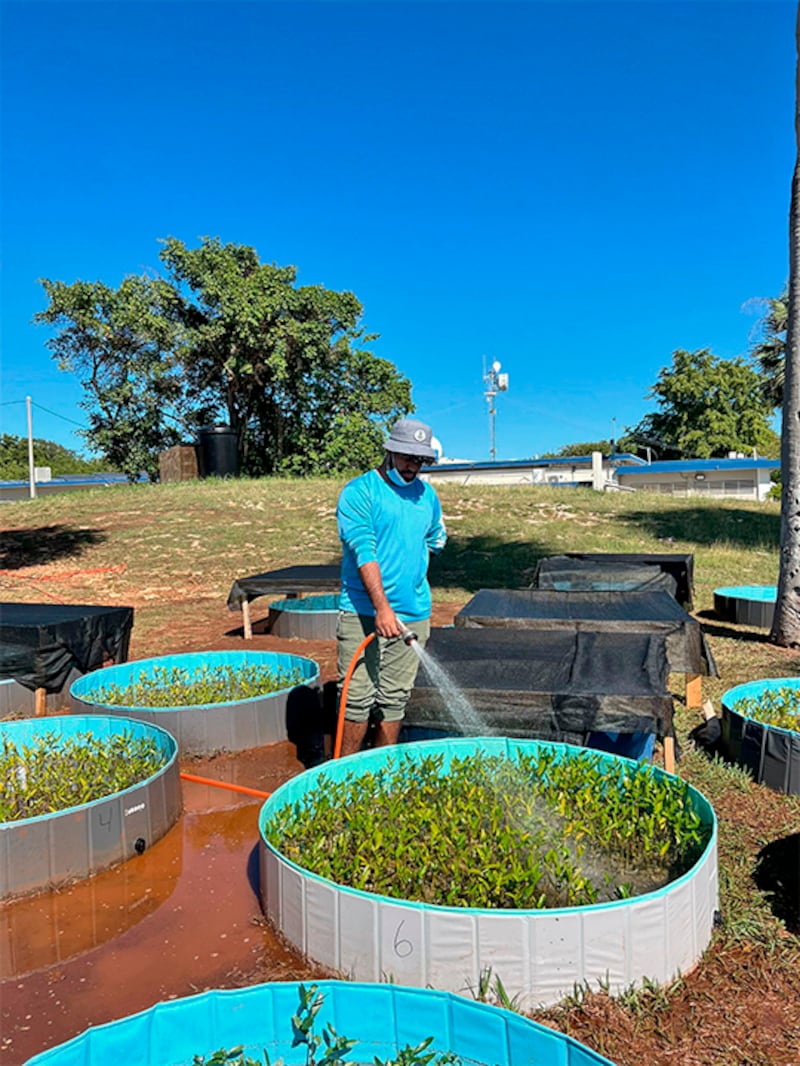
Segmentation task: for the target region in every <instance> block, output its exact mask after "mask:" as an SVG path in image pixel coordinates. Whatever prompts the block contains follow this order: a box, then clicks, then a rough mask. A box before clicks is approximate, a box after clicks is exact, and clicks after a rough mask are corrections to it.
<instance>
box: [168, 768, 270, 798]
mask: <svg viewBox="0 0 800 1066" xmlns="http://www.w3.org/2000/svg"><path fill="white" fill-rule="evenodd" d="M181 777H182V778H183V780H184V781H196V782H197V784H198V785H213V786H214V788H227V789H229V790H230V791H231V792H243V793H244V794H245V796H260V797H261V798H262V799H268V798H269V797H270V796H271V795H272V793H271V792H260V791H259V790H258V789H257V788H246V787H245V786H244V785H229V784H228V782H227V781H214V780H213V779H212V778H210V777H198V776H197V775H196V774H185V773H183V772H181Z"/></svg>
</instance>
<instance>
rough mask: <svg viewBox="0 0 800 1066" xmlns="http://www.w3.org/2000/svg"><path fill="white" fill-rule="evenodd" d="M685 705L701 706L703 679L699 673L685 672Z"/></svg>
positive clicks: (690, 706) (691, 706)
mask: <svg viewBox="0 0 800 1066" xmlns="http://www.w3.org/2000/svg"><path fill="white" fill-rule="evenodd" d="M686 706H687V707H689V708H694V707H702V706H703V679H702V677H701V676H700V674H686Z"/></svg>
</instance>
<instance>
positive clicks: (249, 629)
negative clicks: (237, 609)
mask: <svg viewBox="0 0 800 1066" xmlns="http://www.w3.org/2000/svg"><path fill="white" fill-rule="evenodd" d="M242 622H243V624H244V639H245V640H252V639H253V625H252V622H251V621H250V601H249V600H243V601H242Z"/></svg>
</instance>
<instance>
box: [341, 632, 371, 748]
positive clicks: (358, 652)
mask: <svg viewBox="0 0 800 1066" xmlns="http://www.w3.org/2000/svg"><path fill="white" fill-rule="evenodd" d="M374 636H375V634H374V633H370V634H369V636H368V637H364V639H363V640H362V641H361V643H360V644H359V645H358V647H357V648H356V653H355V655H354V656H353V658H352V659H351V660H350V665H349V666H348V667H347V673H346V674H345V675H344V680H343V681H342V694H341V696H340V697H339V716H338V718H337V719H336V742H335V743H334V745H333V757H334V759H338V758H339V756H340V755H341V754H342V737H343V736H344V712H345V709H346V708H347V690H348V689H349V688H350V678H351V677H352V676H353V672H354V671H355V668H356V666H357V665H358V660H359V659H360V658H361V653H362V652H363V651H364V649H365V648H366V646H367V645H368V644H369V642H370V641H371V640H372V639H373V638H374Z"/></svg>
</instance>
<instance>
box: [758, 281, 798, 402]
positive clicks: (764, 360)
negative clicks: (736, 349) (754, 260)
mask: <svg viewBox="0 0 800 1066" xmlns="http://www.w3.org/2000/svg"><path fill="white" fill-rule="evenodd" d="M759 302H761V301H759ZM764 302H765V303H766V305H767V311H766V314H765V315H764V317H763V318H762V320H761V323H760V337H759V339H758V340H757V341H756V343H755V344H754V345H753V346H752V347H751V349H750V356H751V358H752V359H753V361H754V362H755V364H756V367H757V369H758V371H759V373H760V374H761V376H762V379H763V389H764V396H765V397H766V399H767V401H768V402H769V403H770V405H771V406H772V407H782V406H783V385H784V377H785V363H786V324H787V319H788V315H789V292H788V289H785V290H784V291H783V292H782V293H781V295H780V296H777V297H774V298H772V299H769V300H766V301H764Z"/></svg>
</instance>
